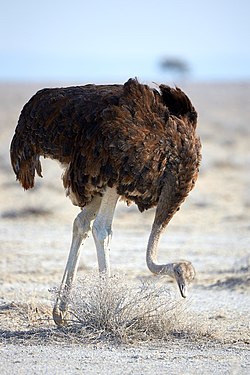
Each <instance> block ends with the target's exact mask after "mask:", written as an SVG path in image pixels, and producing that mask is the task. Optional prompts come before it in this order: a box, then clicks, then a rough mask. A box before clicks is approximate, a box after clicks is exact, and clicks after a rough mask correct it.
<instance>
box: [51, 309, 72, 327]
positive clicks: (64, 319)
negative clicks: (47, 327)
mask: <svg viewBox="0 0 250 375" xmlns="http://www.w3.org/2000/svg"><path fill="white" fill-rule="evenodd" d="M69 317H70V314H69V312H68V310H60V308H59V306H55V307H54V309H53V319H54V322H55V323H56V325H57V326H59V327H65V326H67V325H68V322H69Z"/></svg>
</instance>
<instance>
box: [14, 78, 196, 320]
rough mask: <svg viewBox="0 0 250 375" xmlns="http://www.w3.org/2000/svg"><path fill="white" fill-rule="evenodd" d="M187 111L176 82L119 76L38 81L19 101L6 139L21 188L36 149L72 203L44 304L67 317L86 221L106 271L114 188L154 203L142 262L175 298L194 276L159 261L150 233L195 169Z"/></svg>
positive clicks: (28, 184) (36, 164)
mask: <svg viewBox="0 0 250 375" xmlns="http://www.w3.org/2000/svg"><path fill="white" fill-rule="evenodd" d="M196 125H197V113H196V111H195V109H194V107H193V105H192V103H191V102H190V100H189V98H188V97H187V96H186V95H185V94H184V92H182V91H181V90H180V89H179V88H170V87H169V86H166V85H160V86H159V87H158V89H157V90H156V89H151V88H149V87H148V86H147V85H144V84H140V83H139V82H138V81H137V79H129V80H128V81H127V82H126V83H125V84H124V85H92V84H88V85H85V86H76V87H67V88H53V89H43V90H40V91H38V92H37V93H36V94H35V95H34V96H33V97H32V98H31V99H30V100H29V101H28V102H27V103H26V105H25V106H24V108H23V110H22V112H21V115H20V117H19V121H18V125H17V127H16V130H15V134H14V137H13V139H12V143H11V147H10V155H11V163H12V167H13V170H14V172H15V174H16V178H17V180H19V182H20V183H21V185H22V186H23V188H24V189H29V188H32V187H33V186H34V178H35V173H37V174H38V176H40V177H42V168H41V164H40V160H39V157H40V156H44V157H49V158H51V159H56V160H58V161H59V162H60V163H61V165H62V166H63V167H64V168H65V172H64V175H63V184H64V187H65V189H66V194H67V195H68V196H69V197H70V199H71V201H72V203H73V204H75V205H77V206H79V207H80V208H81V212H80V213H79V214H78V216H77V217H76V218H75V220H74V224H73V235H72V243H71V247H70V252H69V256H68V261H67V264H66V268H65V271H64V275H63V279H62V282H61V286H60V289H59V293H58V297H57V299H56V302H55V305H54V309H53V319H54V321H55V323H56V324H57V325H64V324H66V323H67V314H68V298H69V292H70V290H71V288H72V284H73V282H74V280H75V277H76V271H77V266H78V261H79V255H80V250H79V248H80V245H81V243H82V242H84V239H85V238H86V237H87V235H88V234H89V232H90V231H91V229H92V234H93V237H94V241H95V245H96V250H97V259H98V266H99V271H100V273H103V274H104V275H106V276H109V275H110V264H109V246H110V240H111V235H112V230H111V227H112V220H113V215H114V211H115V207H116V203H117V200H118V198H119V197H121V198H122V199H123V200H125V201H126V202H127V203H128V204H129V203H131V202H134V203H135V204H136V205H137V206H138V209H139V210H140V211H141V212H142V211H144V210H147V209H149V208H151V207H154V206H156V211H155V218H154V222H153V224H152V229H151V233H150V236H149V241H148V246H147V251H146V262H147V266H148V268H149V270H150V271H151V272H152V273H154V274H160V275H168V276H170V277H172V278H174V279H175V280H176V282H177V285H178V287H179V290H180V293H181V296H182V297H184V298H185V297H186V295H187V286H188V284H189V283H190V282H191V281H192V279H193V278H194V276H195V271H194V268H193V266H192V264H191V263H190V262H188V261H181V262H172V263H168V264H159V263H158V261H157V253H158V250H157V249H158V243H159V240H160V237H161V235H162V233H163V231H164V229H165V228H166V226H167V224H168V223H169V221H170V219H171V218H172V216H173V215H174V214H175V212H176V211H178V210H179V207H180V204H181V203H182V202H183V201H184V199H185V198H186V196H187V195H188V193H189V191H190V190H191V189H192V188H193V186H194V184H195V181H196V179H197V176H198V169H199V164H200V159H201V154H200V149H201V145H200V140H199V138H198V137H197V135H196V133H195V129H196Z"/></svg>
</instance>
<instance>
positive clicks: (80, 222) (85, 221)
mask: <svg viewBox="0 0 250 375" xmlns="http://www.w3.org/2000/svg"><path fill="white" fill-rule="evenodd" d="M101 200H102V198H101V197H100V196H96V197H94V199H93V200H92V202H91V203H90V204H89V205H88V206H86V207H84V209H83V210H82V211H81V212H80V213H79V215H78V216H77V217H76V218H75V220H74V224H73V236H72V242H71V247H70V252H69V256H68V261H67V264H66V267H65V271H64V275H63V279H62V283H61V286H60V290H59V294H58V297H57V299H56V302H55V305H54V309H53V319H54V321H55V323H56V324H57V325H65V324H66V323H67V320H66V316H67V299H68V295H69V292H70V289H71V287H72V284H73V282H74V280H75V277H76V272H77V266H78V263H79V256H80V245H81V243H82V241H83V240H85V239H86V238H87V236H88V234H89V232H90V230H91V223H92V222H93V220H94V218H95V217H96V215H97V212H98V210H99V208H100V204H101Z"/></svg>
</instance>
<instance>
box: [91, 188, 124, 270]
mask: <svg viewBox="0 0 250 375" xmlns="http://www.w3.org/2000/svg"><path fill="white" fill-rule="evenodd" d="M118 198H119V195H118V194H117V192H116V188H107V190H106V192H105V194H104V196H103V198H102V202H101V207H100V209H99V211H98V214H97V217H96V219H95V221H94V224H93V228H92V232H93V237H94V240H95V245H96V251H97V259H98V265H99V272H100V273H105V275H106V276H110V264H109V245H110V241H111V237H112V229H111V227H112V221H113V216H114V212H115V207H116V203H117V200H118Z"/></svg>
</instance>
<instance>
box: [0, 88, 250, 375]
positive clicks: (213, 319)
mask: <svg viewBox="0 0 250 375" xmlns="http://www.w3.org/2000/svg"><path fill="white" fill-rule="evenodd" d="M42 87H44V85H43V84H41V85H38V84H37V85H25V84H0V129H1V132H0V145H1V147H0V222H1V225H0V252H1V257H0V285H1V290H0V339H1V341H0V357H1V363H0V372H1V374H12V373H18V374H29V373H34V374H62V373H66V374H152V372H155V373H158V374H166V373H170V374H201V373H203V374H210V373H214V374H249V373H250V353H249V344H250V319H249V318H250V293H249V291H250V251H249V249H250V239H249V237H250V220H249V219H250V173H249V170H250V147H249V145H250V143H249V141H250V138H249V135H250V126H249V123H250V112H249V108H250V84H233V85H232V84H221V85H219V84H218V85H212V84H197V85H186V87H184V90H185V91H186V92H187V93H188V94H189V96H190V97H191V98H192V101H193V103H194V105H195V107H196V108H197V110H198V112H199V134H200V135H201V139H202V144H203V162H202V168H201V173H200V177H199V180H198V183H197V185H196V188H195V190H194V191H193V192H192V193H191V194H190V196H189V197H188V199H187V201H186V202H185V204H184V205H183V206H182V208H181V210H180V212H178V213H177V214H176V216H175V217H174V218H173V219H172V221H171V223H170V224H169V228H168V229H167V232H166V234H165V236H164V238H163V239H162V241H161V245H160V255H159V260H160V261H162V262H167V261H171V260H174V259H188V260H190V261H192V263H193V264H194V265H195V268H196V271H197V278H196V280H195V282H194V285H193V287H192V290H191V291H190V297H189V298H188V299H187V300H185V301H184V300H183V301H181V302H180V303H182V304H185V308H186V314H187V316H186V319H187V320H189V321H191V322H193V325H192V326H193V330H194V332H193V333H194V334H195V331H197V330H198V331H199V329H203V330H204V331H206V335H204V336H202V335H200V336H199V335H193V334H192V332H190V336H188V335H185V336H181V335H180V338H178V337H171V338H169V340H165V341H157V340H152V341H148V342H144V343H143V342H138V343H133V344H131V345H124V344H120V345H118V344H115V343H112V342H106V341H105V340H103V341H102V340H99V341H98V342H95V343H91V342H89V341H88V340H84V337H83V338H82V342H80V343H79V342H78V341H77V340H76V341H77V342H74V340H73V339H71V340H67V338H66V339H65V338H64V339H61V340H60V339H59V340H56V339H55V336H53V335H56V334H55V333H54V332H55V330H56V328H54V326H53V323H52V322H51V320H50V317H51V306H52V302H53V296H52V295H51V293H50V292H49V289H51V288H53V287H58V285H59V283H60V280H61V277H62V273H63V269H64V266H65V262H66V259H67V254H68V249H69V245H70V240H71V226H72V221H73V219H74V217H75V216H76V214H77V213H78V209H77V208H76V207H73V206H72V205H71V203H70V201H69V200H68V199H66V198H65V196H64V191H63V188H62V183H61V181H60V177H61V170H60V167H59V166H58V165H57V163H55V162H53V161H50V160H45V161H42V162H43V172H44V173H43V174H44V178H43V179H37V184H36V187H35V189H34V190H33V191H28V192H23V190H22V189H21V188H20V186H19V185H18V184H17V183H16V181H15V177H14V174H13V172H12V170H11V167H10V164H9V151H8V150H9V144H10V141H11V137H12V135H13V132H14V128H15V126H16V122H17V119H18V116H19V113H20V110H21V108H22V106H23V104H24V103H25V102H26V101H27V100H28V99H29V98H30V96H31V95H32V94H33V93H34V92H36V90H37V89H39V88H42ZM153 216H154V210H150V211H148V212H146V213H143V214H140V213H139V212H138V211H137V209H136V207H135V206H132V207H130V208H127V207H126V206H125V204H123V203H119V205H118V208H117V212H116V216H115V220H114V228H113V230H114V235H113V240H112V246H111V264H112V267H113V269H114V270H118V271H123V272H126V275H127V277H128V278H129V279H131V280H132V282H136V280H137V279H138V278H139V277H145V278H147V277H149V278H150V277H151V276H150V274H149V271H148V270H147V268H146V264H145V248H146V244H147V239H148V235H149V231H150V226H151V223H152V220H153ZM95 268H97V262H96V254H95V248H94V245H93V241H92V239H88V240H87V243H86V246H84V251H83V254H82V257H81V263H80V266H79V275H83V274H84V273H86V272H89V270H91V269H95ZM166 283H168V285H169V288H170V290H172V291H173V293H176V287H175V285H174V284H173V283H172V282H171V280H169V279H168V278H166ZM176 299H180V297H179V295H178V294H177V293H176ZM196 333H197V332H196ZM50 334H51V335H52V336H53V337H54V339H53V340H49V339H48V336H49V335H50ZM194 337H195V338H194ZM199 337H200V339H199ZM46 338H47V339H46Z"/></svg>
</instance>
